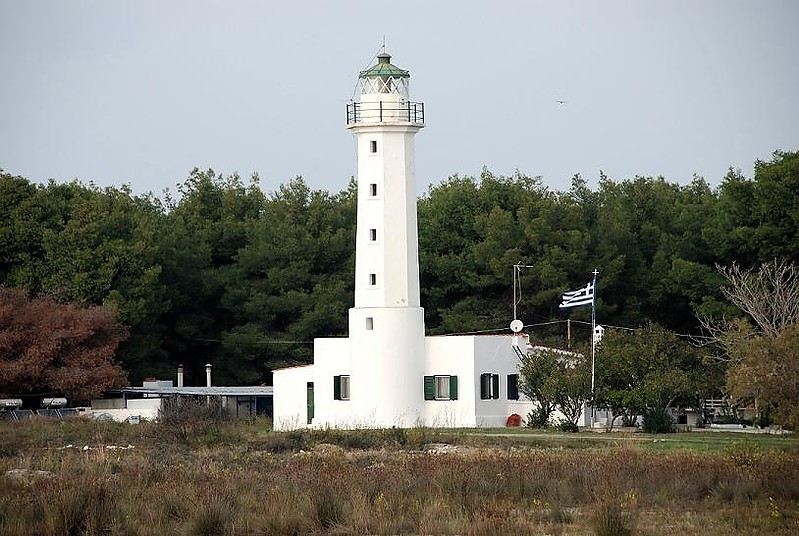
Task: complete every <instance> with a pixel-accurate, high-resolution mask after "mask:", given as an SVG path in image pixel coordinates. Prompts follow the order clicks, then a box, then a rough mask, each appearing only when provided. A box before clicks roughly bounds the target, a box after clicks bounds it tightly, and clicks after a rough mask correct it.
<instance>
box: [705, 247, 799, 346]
mask: <svg viewBox="0 0 799 536" xmlns="http://www.w3.org/2000/svg"><path fill="white" fill-rule="evenodd" d="M718 270H719V272H721V275H723V276H724V278H725V279H726V280H727V283H728V286H726V287H723V288H722V292H723V293H724V296H725V297H726V298H727V299H728V300H730V301H731V302H732V303H733V304H734V305H735V306H737V307H738V308H739V309H741V311H743V312H745V313H746V314H748V315H749V316H750V317H751V318H752V320H754V322H755V325H756V326H757V329H758V332H759V333H761V334H763V335H765V336H766V337H771V338H777V337H779V335H780V333H782V331H783V330H784V329H785V328H786V327H788V326H791V325H794V324H797V323H799V267H797V266H796V265H795V264H791V263H788V262H785V261H783V260H778V259H774V260H771V261H769V262H766V263H764V264H762V265H761V266H760V268H758V270H757V271H756V272H755V271H754V270H744V269H742V268H741V267H740V266H739V265H738V264H736V263H732V265H731V266H729V267H724V266H720V267H718Z"/></svg>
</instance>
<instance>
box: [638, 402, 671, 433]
mask: <svg viewBox="0 0 799 536" xmlns="http://www.w3.org/2000/svg"><path fill="white" fill-rule="evenodd" d="M641 428H642V429H643V431H644V432H646V433H647V434H669V433H672V432H674V419H673V418H672V416H671V414H669V411H668V410H667V409H665V408H650V409H646V410H644V420H643V423H642V425H641Z"/></svg>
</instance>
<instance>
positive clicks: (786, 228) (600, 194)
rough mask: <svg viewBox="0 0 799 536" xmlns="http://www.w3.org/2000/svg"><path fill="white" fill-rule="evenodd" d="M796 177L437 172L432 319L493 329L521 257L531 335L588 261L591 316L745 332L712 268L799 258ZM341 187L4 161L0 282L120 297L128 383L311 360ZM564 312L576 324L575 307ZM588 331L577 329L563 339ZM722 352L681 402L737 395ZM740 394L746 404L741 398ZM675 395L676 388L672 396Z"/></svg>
mask: <svg viewBox="0 0 799 536" xmlns="http://www.w3.org/2000/svg"><path fill="white" fill-rule="evenodd" d="M797 177H799V152H775V153H774V155H773V157H772V158H771V159H770V160H769V161H764V162H760V161H759V162H756V164H755V173H754V177H752V178H747V177H744V176H743V175H742V174H741V173H740V172H739V171H734V170H730V171H729V172H728V173H727V175H726V176H725V177H724V179H723V180H722V181H721V183H720V185H719V186H718V187H717V188H711V187H710V186H709V185H708V183H707V182H706V181H705V180H704V179H702V178H698V177H697V178H694V180H693V181H691V182H690V183H689V184H687V185H679V184H676V183H671V182H668V181H667V180H666V179H664V178H662V177H658V178H651V177H635V178H631V179H624V180H620V181H615V180H612V179H611V178H609V177H606V176H604V175H603V176H602V177H601V178H600V180H599V183H598V186H597V188H596V189H595V190H592V189H590V188H589V187H588V186H587V183H586V181H585V180H584V179H582V178H581V177H579V176H576V177H574V179H573V180H572V185H571V188H570V189H569V190H568V191H566V192H555V191H551V190H550V189H548V188H547V187H546V186H544V185H543V184H542V181H541V180H540V179H539V178H531V177H527V176H524V175H522V174H519V173H517V174H514V175H513V176H510V177H502V176H496V175H493V174H492V173H490V172H489V171H484V172H483V173H481V175H480V176H479V177H476V178H473V177H458V176H454V177H451V178H449V179H447V180H445V181H443V182H442V183H440V184H437V185H434V186H432V187H431V188H430V189H429V190H428V191H427V193H426V194H425V195H423V196H422V198H421V199H419V202H418V213H419V241H420V248H419V250H420V270H421V279H422V281H421V288H422V305H423V306H424V307H425V315H426V318H425V322H426V326H427V329H428V331H429V332H430V333H433V334H435V333H460V332H469V331H477V330H485V329H500V330H501V329H504V328H505V327H506V326H507V325H508V321H509V319H510V316H511V311H512V310H513V301H514V297H513V296H512V289H511V285H510V274H511V267H512V266H513V265H514V264H516V263H522V264H524V265H529V266H532V268H529V269H525V270H524V271H523V272H521V274H520V280H519V284H520V286H521V287H522V288H523V289H524V293H523V296H522V300H521V301H520V302H519V303H518V304H517V306H518V308H517V309H518V316H519V318H521V319H522V320H523V321H524V322H525V324H527V326H528V329H529V330H530V331H531V333H532V336H533V340H534V341H535V342H536V343H537V344H542V345H551V346H554V347H559V348H566V347H567V346H568V342H569V341H567V340H566V337H565V327H564V325H563V324H562V323H561V322H562V321H563V320H565V319H564V316H563V315H564V313H562V312H561V311H559V310H558V308H557V306H558V302H559V293H560V292H562V291H564V290H567V289H574V288H578V287H581V286H583V285H584V284H585V282H586V279H587V278H588V277H589V274H590V273H591V271H592V270H593V269H594V268H598V269H599V270H600V275H599V279H598V288H599V290H598V297H599V298H598V318H599V321H600V323H601V324H603V325H607V326H614V325H615V326H623V327H628V328H638V327H640V326H647V325H649V324H650V323H656V324H657V325H658V326H661V327H662V328H663V331H662V332H659V333H660V334H661V335H662V338H663V340H666V339H668V338H669V336H670V335H668V333H671V334H675V333H677V334H681V335H699V334H700V333H702V323H701V322H700V321H699V320H698V319H697V315H699V317H701V318H704V319H707V318H710V319H715V320H716V321H720V320H721V319H726V320H727V321H729V324H728V325H738V326H742V325H744V326H745V325H746V324H741V321H744V322H751V321H752V320H751V319H752V318H754V317H752V314H753V312H755V311H754V310H751V309H748V308H746V307H741V306H740V304H739V303H738V302H736V301H735V299H732V298H733V296H734V295H732V294H729V293H725V291H724V289H725V288H727V287H725V285H727V284H729V283H730V281H729V278H728V276H729V274H730V273H729V272H725V271H724V269H727V268H729V267H732V266H737V267H738V268H739V269H740V271H741V273H744V274H745V273H748V272H747V271H751V270H758V269H759V268H760V267H762V266H764V265H767V263H770V262H777V263H779V262H790V261H791V260H793V259H797V258H799V241H798V240H797V238H796V237H797V236H799V233H798V232H797V229H798V228H799V222H798V221H797V219H796V203H797V201H796V200H797V195H799V194H797V192H799V186H797ZM355 194H356V191H355V184H354V183H353V182H350V184H348V185H347V187H346V188H345V189H344V190H342V191H341V192H338V193H335V194H331V193H328V192H323V191H312V190H311V189H309V188H308V186H307V185H306V184H305V183H304V181H303V180H302V179H300V178H297V179H294V180H291V181H289V182H288V183H287V184H285V185H283V186H281V187H280V188H278V189H277V190H276V191H275V192H271V193H266V192H263V191H262V190H261V189H260V188H259V187H258V178H257V176H254V177H253V178H252V180H250V181H246V180H242V179H241V178H240V177H239V176H237V175H232V176H220V175H217V174H216V173H214V172H213V170H197V169H195V170H194V171H193V172H192V173H191V174H190V175H189V177H188V178H187V179H186V180H185V181H184V182H183V183H182V184H180V185H179V186H178V188H177V191H176V193H175V194H174V195H173V194H172V193H170V192H166V193H165V194H164V195H163V198H158V197H155V196H153V195H144V196H137V195H133V194H132V193H131V192H130V190H129V189H127V188H104V189H103V188H98V187H96V186H94V185H85V184H82V183H80V182H77V181H74V182H70V183H67V184H58V183H56V182H50V183H48V184H45V185H38V184H33V183H31V182H30V181H28V180H27V179H25V178H23V177H15V176H12V175H9V174H7V173H3V172H0V284H2V285H3V286H5V287H6V288H8V289H22V290H24V291H25V292H26V293H27V295H29V296H31V297H34V298H38V297H49V299H52V300H55V301H56V302H58V303H71V304H75V305H76V306H80V307H86V306H113V307H115V309H116V311H117V313H118V318H119V321H120V322H121V323H122V324H123V325H125V326H127V327H128V329H129V334H130V335H129V337H128V338H127V339H126V340H125V341H124V342H122V343H121V345H120V347H119V351H118V353H117V358H118V361H119V363H120V365H121V367H122V368H123V369H124V371H125V372H126V373H127V376H128V378H129V380H130V381H131V382H132V383H138V382H139V381H140V380H142V379H143V378H145V377H148V376H156V377H171V376H172V375H173V374H174V372H173V371H174V370H175V367H176V366H177V365H178V364H183V365H184V367H185V371H186V382H187V383H188V384H201V383H203V370H204V365H205V364H206V363H212V364H213V365H214V371H215V378H216V381H217V382H219V383H224V384H230V385H236V384H257V383H267V384H268V383H270V382H271V377H270V375H271V371H272V370H273V369H274V368H276V367H281V366H285V365H291V364H298V363H304V362H308V361H309V360H310V359H311V354H312V345H311V341H312V340H313V338H314V337H318V336H335V335H343V334H345V332H346V326H347V317H346V315H347V309H348V308H349V307H350V306H351V304H352V300H353V267H354V248H353V245H354V240H353V237H354V232H355V199H356V195H355ZM775 259H776V261H775ZM717 267H721V268H722V270H721V271H719V270H718V269H717ZM733 283H734V282H733ZM731 286H733V287H734V284H733V285H731ZM761 296H762V295H761ZM762 301H763V300H761V302H762ZM794 303H795V301H794ZM568 314H569V315H570V316H571V318H572V319H573V321H574V322H572V324H573V325H581V324H578V322H580V321H587V320H588V319H589V316H588V315H589V314H590V311H588V310H587V308H583V309H580V310H574V311H570V312H569V313H568ZM754 321H755V325H756V323H757V321H758V320H757V318H754ZM644 329H645V330H646V329H650V328H644ZM588 331H589V330H587V329H580V330H576V331H575V335H574V338H575V341H576V343H577V344H585V343H586V342H587V341H588V338H589V333H588ZM741 333H744V334H745V333H748V331H747V329H743V330H742V331H741ZM706 334H707V333H706ZM788 336H790V335H788ZM608 337H610V338H611V339H612V333H608ZM772 338H774V337H772ZM608 344H610V343H608ZM669 344H671V343H669ZM764 344H765V343H764ZM681 348H682V349H686V348H685V346H682V347H681ZM784 348H785V345H782V346H780V345H778V346H773V347H770V349H769V350H768V351H767V350H765V349H763V348H758V349H757V352H754V353H756V354H757V355H763V356H768V355H776V354H774V352H782V351H783V349H784ZM682 349H680V351H682ZM604 351H605V352H606V353H607V352H608V350H607V349H605V350H604ZM686 351H687V349H686ZM714 352H715V350H714ZM715 355H716V356H717V357H723V356H724V351H719V352H718V353H717V354H715ZM764 359H765V358H764ZM774 359H777V360H778V361H779V362H781V363H782V362H785V360H786V359H789V360H792V361H791V363H793V362H795V359H794V358H791V357H790V356H788V355H786V356H784V357H783V356H777V357H774ZM683 364H685V365H686V366H688V368H687V369H685V370H682V372H684V373H685V375H687V376H688V377H687V378H686V377H685V375H683V376H680V375H673V376H669V381H670V384H671V386H672V387H675V386H676V387H679V390H681V389H682V388H683V387H685V386H686V385H687V384H686V381H689V383H690V382H693V381H694V379H695V378H694V376H695V373H696V372H697V371H698V369H697V368H696V360H695V359H691V360H690V364H687V363H683ZM731 364H734V363H732V362H730V361H722V365H720V366H719V367H718V369H715V368H714V369H712V370H710V371H708V369H707V368H705V369H704V372H703V374H704V375H705V377H706V378H709V380H710V381H708V382H707V384H706V385H703V386H698V387H697V386H696V385H695V384H692V385H693V386H694V387H695V391H696V392H694V393H693V394H692V396H695V395H698V394H700V391H701V392H702V393H711V392H712V394H713V395H714V397H719V396H721V395H722V389H723V388H724V389H726V392H728V393H732V392H733V391H734V386H733V383H734V381H735V378H736V377H744V376H742V375H740V374H739V375H737V376H736V375H735V374H731V375H728V376H727V378H726V379H727V380H728V384H727V386H726V388H725V376H724V374H725V372H726V368H727V367H728V366H729V365H731ZM680 366H682V365H680ZM747 366H752V367H753V368H752V370H761V369H758V368H757V367H754V366H753V365H751V363H750V364H747ZM791 366H793V365H791ZM789 368H790V367H789ZM762 370H766V369H765V368H763V369H762ZM787 370H788V369H786V371H787ZM756 377H757V376H752V378H756ZM672 380H673V381H672ZM757 381H758V385H760V386H761V387H762V385H763V380H762V378H761V379H758V380H757ZM678 384H679V385H678ZM607 387H608V389H607V391H606V392H605V398H604V403H606V404H608V405H613V404H616V405H619V404H621V401H620V400H619V399H618V397H622V398H624V397H625V396H626V394H625V393H624V391H625V389H621V390H620V389H619V388H618V386H614V385H609V386H607ZM49 388H50V389H55V387H53V386H49ZM744 391H745V392H744V393H743V394H742V395H741V403H747V402H746V400H749V399H751V398H752V396H751V394H752V393H754V392H755V391H753V390H752V387H746V388H745V389H744ZM787 392H788V391H786V390H784V389H783V390H782V391H780V392H779V393H780V394H779V395H776V396H779V397H783V396H787V395H786V393H787ZM627 394H629V392H628V393H627ZM650 394H651V393H650ZM672 394H678V395H679V397H678V399H680V400H681V399H682V398H683V394H684V393H682V392H679V393H672ZM617 395H618V396H617ZM661 395H662V397H663V400H665V401H667V400H668V399H670V398H672V395H670V394H669V393H665V392H664V393H661V394H660V395H658V396H661ZM614 397H616V398H614ZM756 398H757V397H756ZM678 399H675V400H678ZM758 400H759V401H760V402H758V403H762V404H763V405H764V407H768V408H769V411H770V412H771V415H772V416H773V418H775V419H777V420H778V422H779V421H783V423H784V424H792V423H793V421H792V420H791V419H792V418H789V417H788V416H787V415H786V414H785V412H783V411H781V410H779V409H777V408H776V406H774V402H773V400H774V398H773V397H772V398H770V399H768V400H767V399H766V398H764V397H759V398H758ZM632 402H633V401H631V400H630V399H628V400H627V401H626V402H625V404H622V406H623V408H628V409H629V408H630V407H632V405H633V403H632ZM650 402H651V401H645V400H640V401H638V402H637V403H638V405H639V407H640V406H641V404H643V405H646V406H649V405H650ZM657 404H660V402H658V403H657ZM657 404H655V405H657ZM791 404H792V405H796V404H793V403H791Z"/></svg>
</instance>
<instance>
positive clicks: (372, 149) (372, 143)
mask: <svg viewBox="0 0 799 536" xmlns="http://www.w3.org/2000/svg"><path fill="white" fill-rule="evenodd" d="M369 152H370V153H372V154H377V140H369Z"/></svg>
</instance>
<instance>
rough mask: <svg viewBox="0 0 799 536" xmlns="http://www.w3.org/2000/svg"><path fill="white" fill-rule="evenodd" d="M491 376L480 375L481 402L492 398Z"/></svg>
mask: <svg viewBox="0 0 799 536" xmlns="http://www.w3.org/2000/svg"><path fill="white" fill-rule="evenodd" d="M490 391H491V374H480V400H488V399H489V398H491V392H490Z"/></svg>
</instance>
